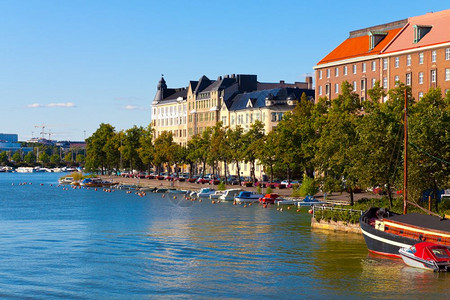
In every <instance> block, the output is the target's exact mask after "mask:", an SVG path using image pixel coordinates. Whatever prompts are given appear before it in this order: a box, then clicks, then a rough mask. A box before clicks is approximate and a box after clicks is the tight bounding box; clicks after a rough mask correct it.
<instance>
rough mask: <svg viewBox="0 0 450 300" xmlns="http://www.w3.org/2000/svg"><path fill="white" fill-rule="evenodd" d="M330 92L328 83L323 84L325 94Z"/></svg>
mask: <svg viewBox="0 0 450 300" xmlns="http://www.w3.org/2000/svg"><path fill="white" fill-rule="evenodd" d="M329 93H330V85H329V84H325V94H327V95H328V94H329Z"/></svg>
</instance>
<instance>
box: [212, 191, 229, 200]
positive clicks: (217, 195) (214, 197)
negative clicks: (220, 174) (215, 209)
mask: <svg viewBox="0 0 450 300" xmlns="http://www.w3.org/2000/svg"><path fill="white" fill-rule="evenodd" d="M224 193H225V191H215V192H214V194H211V195H209V199H211V200H215V199H219V197H220V196H222V195H223V194H224Z"/></svg>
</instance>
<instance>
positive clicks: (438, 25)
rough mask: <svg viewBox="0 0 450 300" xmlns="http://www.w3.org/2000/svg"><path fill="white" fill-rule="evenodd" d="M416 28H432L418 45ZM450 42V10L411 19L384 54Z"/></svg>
mask: <svg viewBox="0 0 450 300" xmlns="http://www.w3.org/2000/svg"><path fill="white" fill-rule="evenodd" d="M414 26H431V30H430V31H429V32H428V33H426V34H425V35H424V36H423V38H422V39H420V40H419V41H418V42H417V43H415V41H414ZM447 42H450V9H447V10H443V11H439V12H435V13H427V14H425V15H422V16H417V17H411V18H409V19H408V24H407V25H406V26H405V27H404V28H403V30H402V32H401V34H399V35H398V36H397V37H396V38H395V39H394V40H393V41H392V42H391V43H390V44H389V45H388V46H387V47H386V49H384V50H383V53H390V52H396V51H402V50H409V49H415V48H421V47H426V46H431V45H436V44H442V43H447Z"/></svg>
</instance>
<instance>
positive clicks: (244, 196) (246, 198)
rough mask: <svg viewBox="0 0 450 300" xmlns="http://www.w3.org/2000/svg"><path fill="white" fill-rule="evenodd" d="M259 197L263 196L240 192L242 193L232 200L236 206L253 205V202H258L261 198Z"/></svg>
mask: <svg viewBox="0 0 450 300" xmlns="http://www.w3.org/2000/svg"><path fill="white" fill-rule="evenodd" d="M261 197H264V195H261V194H255V193H253V192H249V191H242V192H240V193H239V195H237V196H236V198H234V200H235V201H236V203H238V204H240V203H254V202H258V201H259V198H261Z"/></svg>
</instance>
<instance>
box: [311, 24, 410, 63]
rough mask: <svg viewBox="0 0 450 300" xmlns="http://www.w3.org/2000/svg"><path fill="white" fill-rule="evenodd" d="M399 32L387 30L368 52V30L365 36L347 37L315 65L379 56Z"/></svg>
mask: <svg viewBox="0 0 450 300" xmlns="http://www.w3.org/2000/svg"><path fill="white" fill-rule="evenodd" d="M400 30H401V28H395V29H391V30H387V31H386V32H387V35H386V37H385V38H384V39H383V40H382V41H381V42H379V43H378V45H376V46H375V47H374V48H373V49H372V50H369V39H370V37H369V35H368V33H369V31H370V30H368V31H367V34H365V35H361V36H356V37H349V38H348V39H346V40H345V41H344V42H342V43H341V44H340V45H339V46H337V47H336V48H335V49H334V50H333V51H331V52H330V53H329V54H328V55H327V56H325V57H324V58H323V59H322V60H321V61H319V62H318V63H317V64H318V65H321V64H325V63H330V62H335V61H340V60H345V59H350V58H355V57H361V56H369V55H376V54H379V53H380V52H381V50H383V48H384V47H385V46H386V45H387V44H388V43H389V42H390V41H391V40H392V39H393V38H394V37H395V36H396V35H397V33H398V32H399V31H400Z"/></svg>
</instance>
